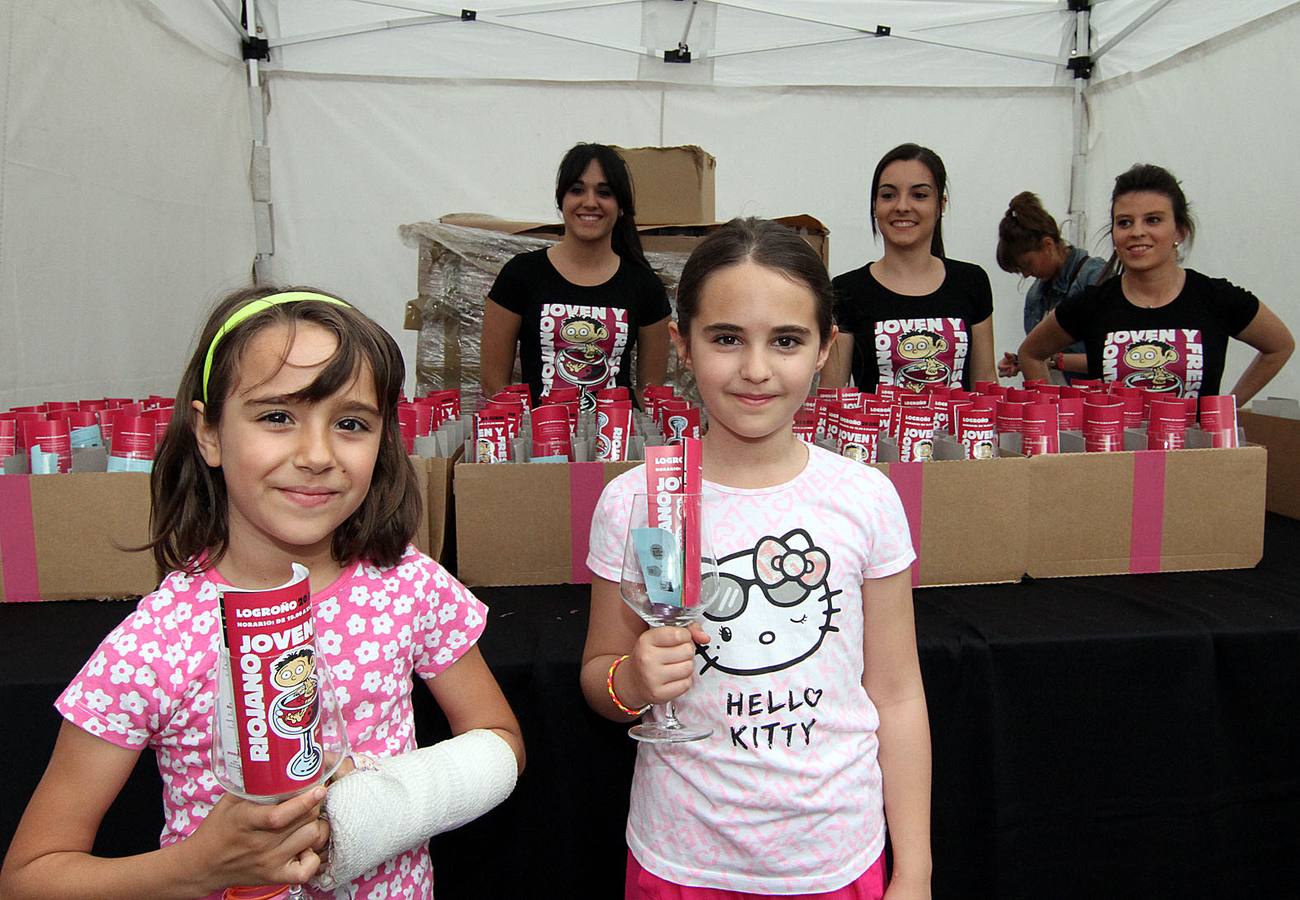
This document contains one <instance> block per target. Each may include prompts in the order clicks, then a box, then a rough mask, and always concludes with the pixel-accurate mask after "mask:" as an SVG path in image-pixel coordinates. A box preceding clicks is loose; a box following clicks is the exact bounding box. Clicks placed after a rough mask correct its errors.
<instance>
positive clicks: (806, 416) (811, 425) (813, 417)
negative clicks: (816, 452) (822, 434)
mask: <svg viewBox="0 0 1300 900" xmlns="http://www.w3.org/2000/svg"><path fill="white" fill-rule="evenodd" d="M794 436H795V437H797V438H798V439H799V440H801V441H803V442H804V443H805V444H812V443H815V442H816V440H817V413H816V412H810V411H808V410H806V409H802V408H801V409H799V411H798V412H796V413H795V414H794Z"/></svg>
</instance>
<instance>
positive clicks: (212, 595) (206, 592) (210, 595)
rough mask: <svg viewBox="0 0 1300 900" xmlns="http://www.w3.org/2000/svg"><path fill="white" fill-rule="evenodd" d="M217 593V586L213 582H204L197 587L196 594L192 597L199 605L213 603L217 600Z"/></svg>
mask: <svg viewBox="0 0 1300 900" xmlns="http://www.w3.org/2000/svg"><path fill="white" fill-rule="evenodd" d="M218 593H219V591H218V590H217V584H216V582H215V581H205V582H203V584H202V585H200V586H199V590H198V593H196V594H195V595H194V599H195V600H197V601H199V602H200V603H214V602H216V600H217V594H218Z"/></svg>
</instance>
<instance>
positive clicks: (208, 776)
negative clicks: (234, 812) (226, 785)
mask: <svg viewBox="0 0 1300 900" xmlns="http://www.w3.org/2000/svg"><path fill="white" fill-rule="evenodd" d="M199 787H201V788H203V789H204V790H205V791H215V790H216V789H217V776H216V775H213V774H212V770H211V769H204V770H203V774H202V775H200V776H199ZM202 805H203V806H207V804H206V803H204V804H202Z"/></svg>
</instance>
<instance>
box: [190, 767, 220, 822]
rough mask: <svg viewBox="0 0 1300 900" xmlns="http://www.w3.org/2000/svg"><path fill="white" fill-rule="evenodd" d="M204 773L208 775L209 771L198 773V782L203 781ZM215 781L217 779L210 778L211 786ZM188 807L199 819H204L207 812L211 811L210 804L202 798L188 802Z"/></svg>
mask: <svg viewBox="0 0 1300 900" xmlns="http://www.w3.org/2000/svg"><path fill="white" fill-rule="evenodd" d="M204 775H210V773H209V772H206V771H205V772H204V773H203V775H200V776H199V782H200V783H201V782H202V781H203V776H204ZM216 783H217V779H215V778H213V779H212V784H213V786H215V785H216ZM190 809H192V810H194V815H196V816H198V817H199V818H201V819H206V818H207V817H208V813H210V812H212V804H211V803H205V802H204V801H202V800H195V801H194V802H193V803H191V804H190Z"/></svg>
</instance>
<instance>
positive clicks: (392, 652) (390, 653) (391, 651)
mask: <svg viewBox="0 0 1300 900" xmlns="http://www.w3.org/2000/svg"><path fill="white" fill-rule="evenodd" d="M400 649H401V648H400V647H399V646H398V643H397V641H389V642H388V643H387V644H384V659H386V660H388V661H389V662H392V661H393V660H395V659H397V651H398V650H400Z"/></svg>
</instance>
